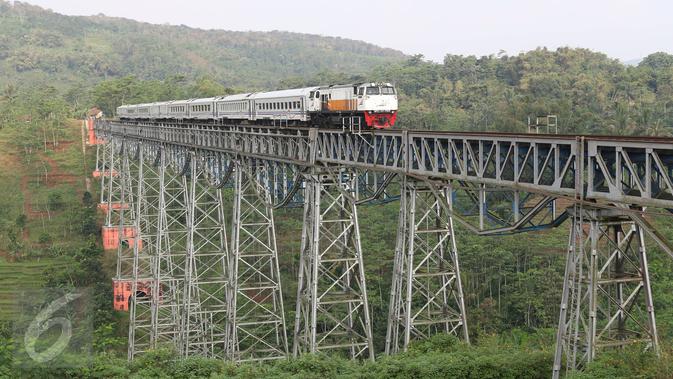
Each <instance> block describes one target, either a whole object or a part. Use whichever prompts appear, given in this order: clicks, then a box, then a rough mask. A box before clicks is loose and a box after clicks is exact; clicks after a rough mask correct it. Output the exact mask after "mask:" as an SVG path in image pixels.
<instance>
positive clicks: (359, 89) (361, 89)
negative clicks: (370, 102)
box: [358, 87, 365, 96]
mask: <svg viewBox="0 0 673 379" xmlns="http://www.w3.org/2000/svg"><path fill="white" fill-rule="evenodd" d="M364 92H365V87H360V88H358V96H362V95H364Z"/></svg>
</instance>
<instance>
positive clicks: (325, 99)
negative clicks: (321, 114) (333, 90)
mask: <svg viewBox="0 0 673 379" xmlns="http://www.w3.org/2000/svg"><path fill="white" fill-rule="evenodd" d="M328 106H329V95H328V94H326V93H323V94H322V95H320V109H322V110H323V111H327V110H329V108H328Z"/></svg>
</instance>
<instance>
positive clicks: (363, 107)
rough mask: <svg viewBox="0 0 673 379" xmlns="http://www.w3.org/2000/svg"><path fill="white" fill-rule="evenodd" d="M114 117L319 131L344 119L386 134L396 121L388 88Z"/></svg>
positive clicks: (222, 101) (259, 96) (227, 100)
mask: <svg viewBox="0 0 673 379" xmlns="http://www.w3.org/2000/svg"><path fill="white" fill-rule="evenodd" d="M117 117H118V118H119V119H122V120H124V119H126V120H138V119H141V120H142V119H152V120H178V121H198V120H203V121H213V122H227V121H233V122H241V123H252V124H263V125H264V124H266V125H278V124H280V125H288V126H290V125H293V126H306V125H311V126H323V127H327V126H334V125H339V126H341V125H343V123H344V120H349V122H350V123H351V125H352V124H353V123H356V124H357V125H366V126H367V127H370V128H375V129H387V128H389V127H391V126H393V125H394V124H395V119H396V118H397V91H396V89H395V87H394V86H393V85H392V84H390V83H355V84H343V85H331V86H317V87H305V88H296V89H287V90H279V91H270V92H252V93H242V94H236V95H229V96H218V97H210V98H205V99H189V100H173V101H165V102H156V103H147V104H135V105H122V106H120V107H118V108H117Z"/></svg>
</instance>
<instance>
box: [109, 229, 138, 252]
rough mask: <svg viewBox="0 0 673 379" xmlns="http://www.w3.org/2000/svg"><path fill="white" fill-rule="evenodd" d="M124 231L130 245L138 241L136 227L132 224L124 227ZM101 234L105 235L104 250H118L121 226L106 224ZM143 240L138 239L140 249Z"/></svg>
mask: <svg viewBox="0 0 673 379" xmlns="http://www.w3.org/2000/svg"><path fill="white" fill-rule="evenodd" d="M122 233H123V236H124V239H125V240H126V241H127V242H128V244H129V246H133V244H134V243H135V241H136V236H137V233H136V228H134V227H132V226H127V227H124V228H122ZM101 234H102V237H103V249H104V250H116V249H117V248H118V247H119V227H117V226H104V227H103V228H102V229H101ZM142 248H143V241H142V240H140V239H139V240H138V249H139V250H142Z"/></svg>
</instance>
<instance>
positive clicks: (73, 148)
mask: <svg viewBox="0 0 673 379" xmlns="http://www.w3.org/2000/svg"><path fill="white" fill-rule="evenodd" d="M80 126H81V121H76V120H72V121H69V122H67V123H66V124H64V125H61V126H58V127H56V128H54V130H48V131H47V132H48V134H47V135H48V137H49V138H47V142H46V143H45V141H44V137H43V136H44V135H45V130H43V129H42V128H41V127H40V126H38V125H31V124H30V123H26V125H20V126H18V127H17V126H12V127H7V128H3V129H0V322H2V321H8V320H11V319H12V318H13V317H14V316H16V314H17V312H18V309H17V305H16V304H17V300H19V299H20V298H21V296H22V292H23V291H29V290H35V289H39V288H41V287H42V286H43V284H44V281H45V278H46V271H47V270H51V271H52V272H53V273H58V272H59V271H62V270H63V269H64V268H65V267H66V266H67V265H68V264H69V263H70V262H71V258H70V256H71V255H72V253H73V252H74V251H76V249H78V248H79V247H81V246H82V245H83V244H84V243H85V242H86V240H85V238H83V237H82V236H81V235H80V234H79V232H78V223H77V221H78V220H77V214H78V209H80V208H81V206H82V205H81V204H82V203H81V199H82V194H83V193H84V190H85V186H84V172H86V171H87V170H88V169H85V167H84V166H83V165H84V163H83V162H84V160H83V154H82V147H81V132H80V130H81V129H80Z"/></svg>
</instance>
